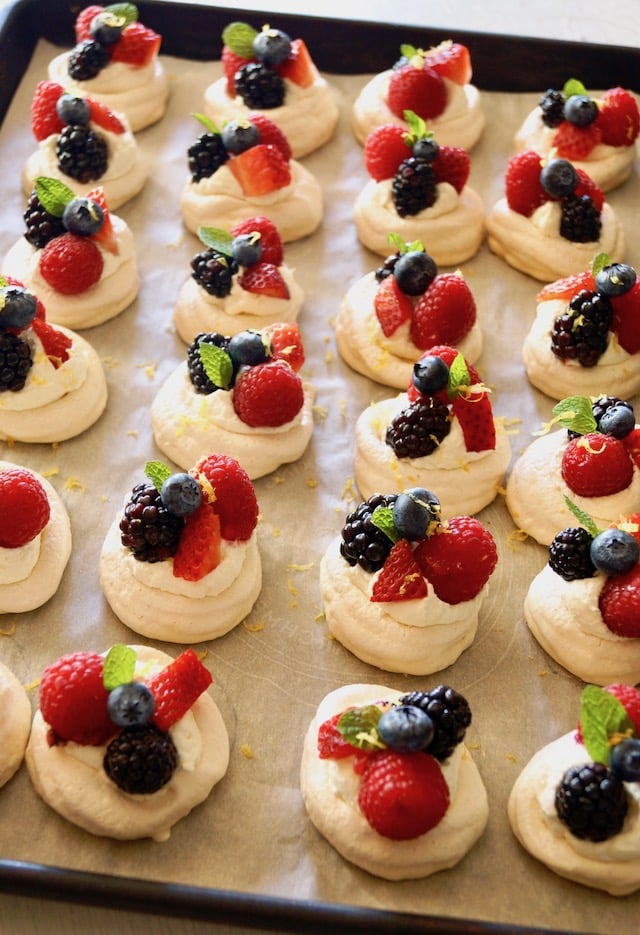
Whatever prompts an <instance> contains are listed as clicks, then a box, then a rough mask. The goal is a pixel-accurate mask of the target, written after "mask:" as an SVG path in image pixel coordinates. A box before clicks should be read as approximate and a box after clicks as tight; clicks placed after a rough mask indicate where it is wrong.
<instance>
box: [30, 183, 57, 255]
mask: <svg viewBox="0 0 640 935" xmlns="http://www.w3.org/2000/svg"><path fill="white" fill-rule="evenodd" d="M22 216H23V218H24V222H25V224H26V225H27V230H26V232H25V235H24V236H25V238H26V240H27V241H28V242H29V243H30V244H32V245H33V246H34V247H36V248H37V249H38V250H41V249H42V248H43V247H46V245H47V244H48V243H49V241H50V240H53V238H54V237H59V236H60V234H64V233H65V226H64V224H63V223H62V218H59V217H56V216H55V214H49V212H48V211H46V210H45V209H44V208H43V207H42V205H41V204H40V201H39V200H38V193H37V192H35V191H33V192H31V194H30V195H29V200H28V201H27V207H26V210H25V212H24V214H23V215H22Z"/></svg>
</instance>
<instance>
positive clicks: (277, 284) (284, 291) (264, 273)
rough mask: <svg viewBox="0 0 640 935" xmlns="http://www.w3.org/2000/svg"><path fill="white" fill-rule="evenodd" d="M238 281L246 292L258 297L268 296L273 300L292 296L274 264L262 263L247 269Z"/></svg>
mask: <svg viewBox="0 0 640 935" xmlns="http://www.w3.org/2000/svg"><path fill="white" fill-rule="evenodd" d="M238 281H239V284H240V286H241V287H242V288H243V289H244V290H245V292H253V293H254V294H256V295H266V296H270V297H271V298H273V299H288V298H289V295H290V293H289V287H288V286H287V284H286V282H285V280H284V278H283V276H282V273H281V272H280V270H279V269H278V267H277V266H274V264H273V263H265V262H264V261H262V262H260V263H255V264H254V265H253V266H249V267H247V268H246V269H245V270H244V271H243V273H242V274H241V276H240V278H239V280H238Z"/></svg>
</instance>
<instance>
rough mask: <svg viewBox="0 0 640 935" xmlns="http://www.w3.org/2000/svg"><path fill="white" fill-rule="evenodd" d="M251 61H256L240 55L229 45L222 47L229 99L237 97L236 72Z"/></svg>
mask: <svg viewBox="0 0 640 935" xmlns="http://www.w3.org/2000/svg"><path fill="white" fill-rule="evenodd" d="M251 61H254V59H249V58H245V57H244V56H242V55H238V54H237V53H236V52H234V51H233V50H232V49H230V48H229V46H228V45H224V46H223V47H222V70H223V71H224V76H225V78H226V81H227V94H228V95H229V97H235V96H236V82H235V77H236V72H237V71H238V70H239V69H240V68H242V66H243V65H246V64H247V63H248V62H251Z"/></svg>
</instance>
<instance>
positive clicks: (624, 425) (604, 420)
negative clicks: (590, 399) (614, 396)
mask: <svg viewBox="0 0 640 935" xmlns="http://www.w3.org/2000/svg"><path fill="white" fill-rule="evenodd" d="M635 426H636V416H635V412H634V411H633V406H632V405H631V403H628V402H626V401H623V400H617V401H616V402H613V403H612V404H611V405H610V406H608V407H607V408H606V409H605V411H604V412H603V413H602V416H601V417H600V418H599V419H598V429H599V431H601V432H602V433H603V434H604V435H613V437H614V438H626V437H627V435H629V433H630V432H632V431H633V429H634V428H635Z"/></svg>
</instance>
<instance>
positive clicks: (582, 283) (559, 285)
mask: <svg viewBox="0 0 640 935" xmlns="http://www.w3.org/2000/svg"><path fill="white" fill-rule="evenodd" d="M595 288H596V284H595V280H594V278H593V274H592V273H591V271H590V270H585V271H584V272H583V273H572V275H571V276H565V277H564V278H563V279H556V281H555V282H550V283H548V284H547V285H546V286H543V288H542V289H541V290H540V292H538V294H537V296H536V300H537V301H538V302H550V301H551V300H552V299H566V300H567V302H569V301H570V300H571V299H572V298H573V297H574V295H577V294H578V293H579V292H582V290H583V289H588V290H589V292H595Z"/></svg>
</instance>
